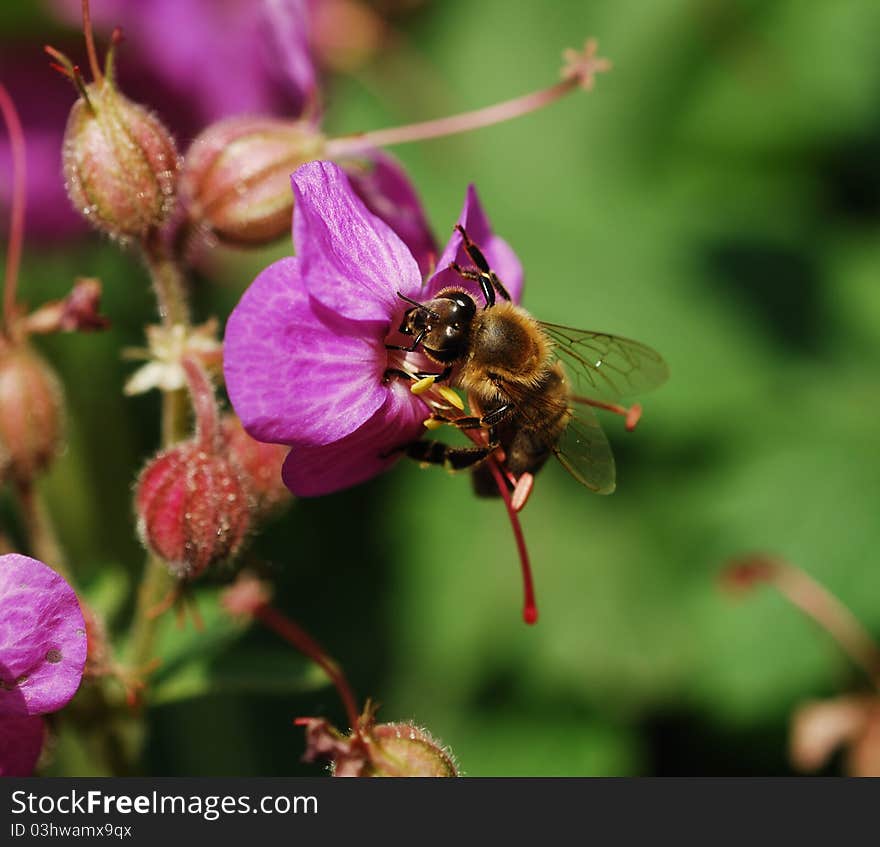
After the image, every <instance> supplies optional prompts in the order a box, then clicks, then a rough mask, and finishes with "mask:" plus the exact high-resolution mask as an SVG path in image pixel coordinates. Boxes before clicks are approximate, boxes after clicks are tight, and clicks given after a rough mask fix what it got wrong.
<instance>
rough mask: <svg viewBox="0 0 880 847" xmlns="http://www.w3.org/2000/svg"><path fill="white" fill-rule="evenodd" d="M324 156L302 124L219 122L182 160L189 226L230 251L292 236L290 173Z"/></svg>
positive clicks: (320, 144) (261, 120)
mask: <svg viewBox="0 0 880 847" xmlns="http://www.w3.org/2000/svg"><path fill="white" fill-rule="evenodd" d="M323 149H324V137H323V136H322V135H321V134H320V133H318V132H317V131H316V130H315V129H314V127H313V126H312V125H311V124H310V123H309V122H307V121H285V120H281V119H280V118H268V117H233V118H227V119H226V120H222V121H218V122H217V123H215V124H213V125H212V126H210V127H208V128H207V129H206V130H205V131H204V132H202V134H201V135H199V136H198V137H197V138H196V139H195V140H194V141H193V143H192V144H191V146H190V148H189V150H188V151H187V153H186V156H185V157H184V160H183V171H182V174H181V187H180V193H181V198H182V201H183V204H184V206H185V207H186V209H187V214H188V216H189V219H190V222H191V225H192V226H193V227H194V228H196V229H197V230H200V231H202V232H204V233H206V234H207V235H208V237H209V238H211V239H216V240H217V241H219V242H221V243H223V244H228V245H232V246H236V245H237V246H251V247H256V246H260V245H263V244H271V243H272V242H273V241H276V240H278V239H279V238H281V237H283V236H284V235H286V234H287V233H289V232H290V217H291V214H292V213H293V195H292V193H291V190H290V174H291V173H292V172H293V171H295V170H296V169H297V168H298V167H299V166H300V165H301V164H303V162H308V161H311V160H313V159H317V158H320V157H321V155H322V152H323Z"/></svg>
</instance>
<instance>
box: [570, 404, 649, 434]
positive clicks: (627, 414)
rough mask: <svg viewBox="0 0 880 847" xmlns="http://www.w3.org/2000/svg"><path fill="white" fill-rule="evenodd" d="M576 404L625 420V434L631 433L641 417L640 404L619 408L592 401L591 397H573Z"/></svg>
mask: <svg viewBox="0 0 880 847" xmlns="http://www.w3.org/2000/svg"><path fill="white" fill-rule="evenodd" d="M572 399H573V400H575V401H576V402H578V403H584V404H586V405H587V406H594V407H595V408H597V409H604V410H605V411H606V412H614V414H615V415H620V416H621V417H623V418H625V419H626V422H625V423H624V426H625V427H626V431H627V432H632V431H633V430H634V429H635V428H636V426H637V425H638V422H639V420H641V417H642V406H641V404H640V403H633V405H632V406H621V405H619V404H617V403H603V402H602V401H601V400H593V399H592V398H591V397H573V398H572Z"/></svg>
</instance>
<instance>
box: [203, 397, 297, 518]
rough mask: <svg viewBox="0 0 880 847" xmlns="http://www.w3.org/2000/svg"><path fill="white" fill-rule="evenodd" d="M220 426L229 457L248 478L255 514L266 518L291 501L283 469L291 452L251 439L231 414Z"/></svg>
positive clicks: (223, 419) (276, 445) (278, 445)
mask: <svg viewBox="0 0 880 847" xmlns="http://www.w3.org/2000/svg"><path fill="white" fill-rule="evenodd" d="M220 426H221V429H222V432H223V436H224V438H225V439H226V446H227V455H228V456H229V458H230V459H232V461H233V462H234V463H235V464H236V465H237V466H238V468H239V470H240V471H241V473H242V474H243V476H244V477H245V480H246V482H247V485H248V490H249V491H250V493H251V495H252V497H253V502H252V506H253V507H254V509H255V510H256V512H257V513H258V514H266V513H268V512H271V511H272V510H273V509H274V508H275V507H276V506H280V505H281V504H282V503H286V502H287V501H289V500H290V499H291V494H290V491H289V490H288V488H287V486H286V485H285V484H284V481H283V480H282V479H281V466H282V465H283V464H284V459H285V457H286V456H287V453H288V451H289V450H290V448H289V447H287V446H285V445H283V444H267V443H265V442H263V441H257V440H256V439H254V438H251V437H250V436H249V435H248V434H247V432H245V430H244V427H243V426H242V425H241V421H240V420H239V419H238V418H237V417H236V416H235V415H232V414H227V415H224V416H223V418H222V419H221V421H220Z"/></svg>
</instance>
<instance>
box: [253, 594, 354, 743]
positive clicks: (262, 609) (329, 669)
mask: <svg viewBox="0 0 880 847" xmlns="http://www.w3.org/2000/svg"><path fill="white" fill-rule="evenodd" d="M252 614H253V616H254V617H255V618H257V619H258V620H259V621H261V622H262V623H264V624H265V625H266V626H267V627H269V629H271V630H273V631H274V632H276V633H278V635H280V636H281V637H282V638H283V639H284V640H285V641H289V642H290V643H291V644H292V645H293V646H294V647H296V649H297V650H299V651H300V652H301V653H303V654H304V655H305V656H307V657H308V658H309V659H311V660H312V661H313V662H314V663H315V664H316V665H318V666H319V667H320V668H321V669H322V670H323V671H324V673H326V674H327V676H328V677H329V678H330V681H331V682H332V683H333V685H334V686H336V690H337V691H338V692H339V697H340V699H341V700H342V704H343V706H344V707H345V714H346V717H347V718H348V721H349V723H350V724H351V729H352V731H355V730H357V728H358V708H357V701H356V700H355V696H354V693H353V692H352V690H351V686H350V685H349V683H348V679H347V678H346V676H345V673H344V672H343V670H342V668H340V667H339V665H338V664H337V663H336V662H335V661H334V660H333V659H331V658H330V657H329V656H328V655H327V654H326V653H325V652H324V649H323V648H322V647H321V645H320V644H318V642H317V641H315V639H314V638H312V636H311V635H309V634H308V633H307V632H306V631H305V630H304V629H303V628H302V627H301V626H300V625H299V624H297V623H294V622H293V621H292V620H290V619H289V618H287V617H285V616H284V615H282V614H281V612H279V611H278V610H277V609H275V608H273V607H272V606H270V605H269V604H268V603H262V604H260V605H259V606H257V607H256V608H255V609H254V610H253V613H252Z"/></svg>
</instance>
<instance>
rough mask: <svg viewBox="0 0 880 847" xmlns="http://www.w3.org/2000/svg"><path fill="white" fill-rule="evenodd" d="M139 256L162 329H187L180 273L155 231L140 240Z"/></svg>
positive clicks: (183, 285)
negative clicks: (180, 325) (162, 325)
mask: <svg viewBox="0 0 880 847" xmlns="http://www.w3.org/2000/svg"><path fill="white" fill-rule="evenodd" d="M143 252H144V259H145V260H146V263H147V269H148V270H149V272H150V279H151V280H152V283H153V290H154V291H155V292H156V300H157V302H158V304H159V316H160V317H161V318H162V323H163V324H164V325H165V326H166V327H171V326H174V325H175V324H184V325H187V326H188V325H189V320H190V315H189V306H188V305H187V302H186V285H185V282H184V278H183V273H182V272H181V270H180V266H179V265H178V263H177V262H176V261H175V260H174V258H173V257H172V255H171V253H170V250H169V249H168V248H167V246H166V244H165V243H164V240H163V238H162V235H161V234H160V232H159V231H158V230H157V229H153V230H151V231H150V232H149V233H148V234H147V236H146V237H145V238H144V242H143Z"/></svg>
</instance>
